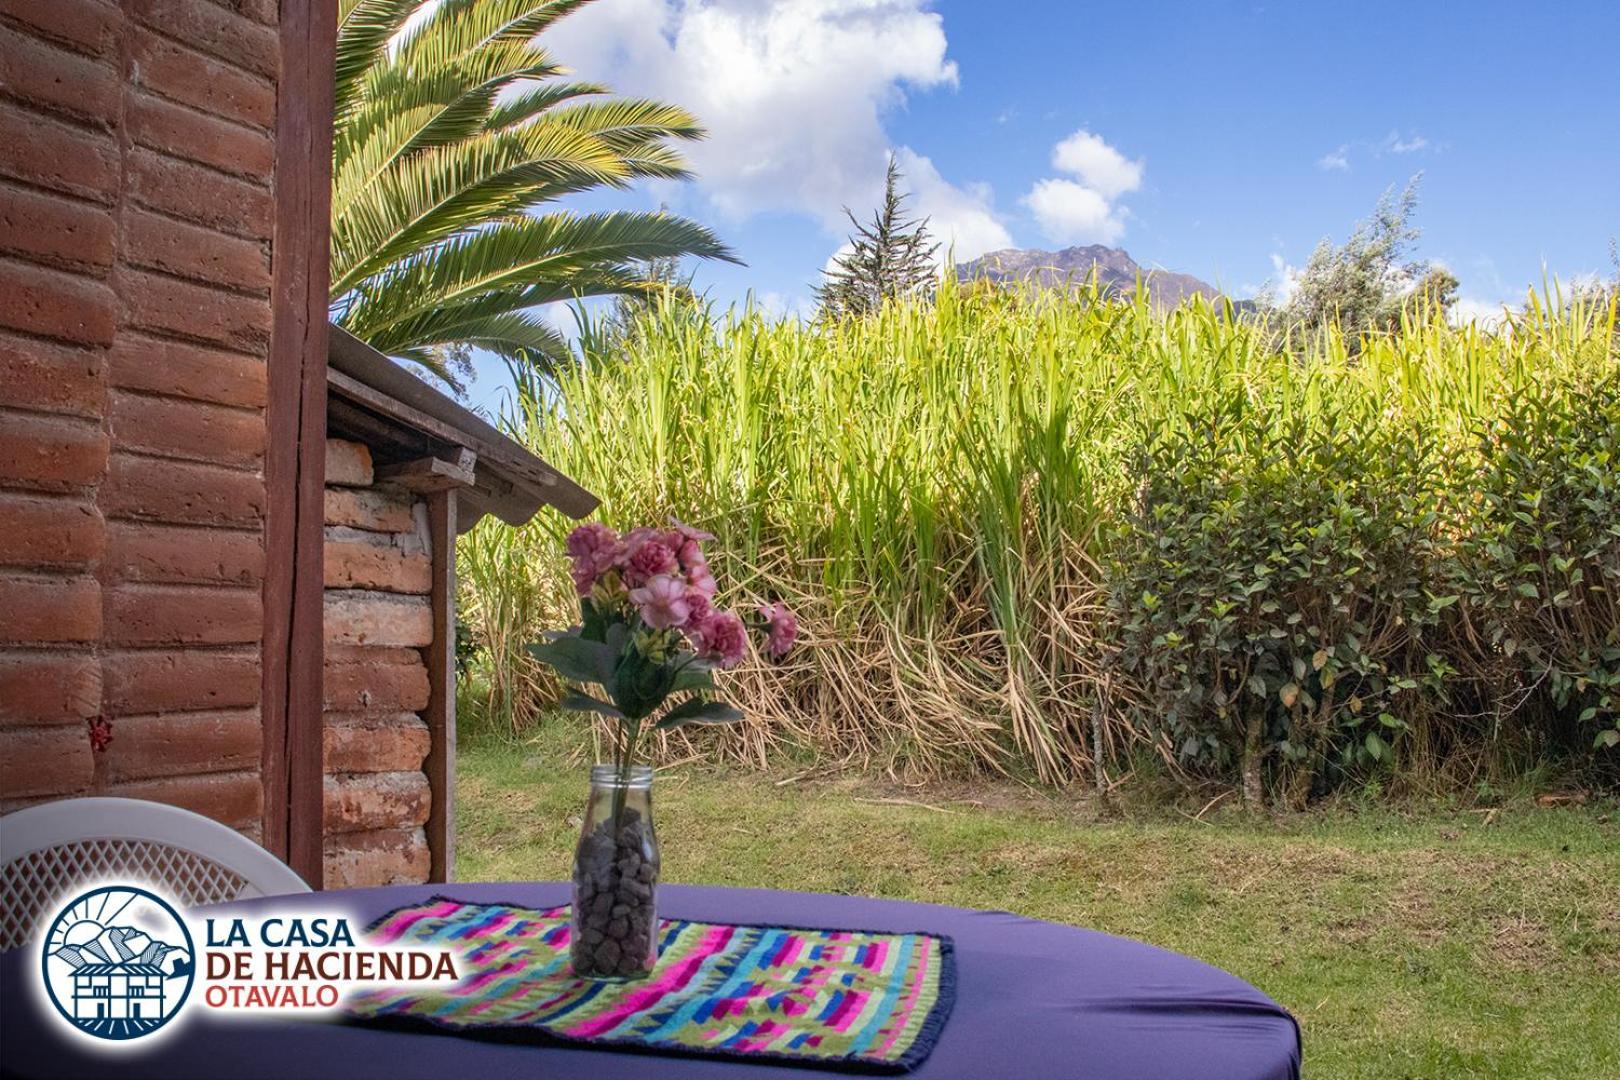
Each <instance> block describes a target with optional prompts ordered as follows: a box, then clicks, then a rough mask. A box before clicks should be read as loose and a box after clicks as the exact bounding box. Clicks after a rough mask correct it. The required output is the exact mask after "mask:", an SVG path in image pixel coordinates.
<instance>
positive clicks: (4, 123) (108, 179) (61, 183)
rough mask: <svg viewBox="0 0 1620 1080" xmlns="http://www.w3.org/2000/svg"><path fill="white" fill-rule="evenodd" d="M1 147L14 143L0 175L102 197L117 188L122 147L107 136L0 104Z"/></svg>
mask: <svg viewBox="0 0 1620 1080" xmlns="http://www.w3.org/2000/svg"><path fill="white" fill-rule="evenodd" d="M0 146H5V147H8V148H10V149H9V150H8V151H7V152H6V153H4V154H0V176H9V177H11V178H12V179H14V180H22V181H24V182H26V183H29V184H34V185H36V186H38V187H43V188H50V189H52V190H54V191H65V192H67V193H68V194H70V195H82V196H84V197H85V198H90V199H98V200H101V201H108V200H110V198H111V197H112V195H113V193H114V192H115V191H117V190H118V146H117V144H115V143H114V142H113V141H112V139H110V138H108V137H107V136H105V135H98V134H95V133H93V132H89V131H86V130H84V129H83V128H77V127H71V126H69V125H66V124H63V123H60V122H58V121H56V120H48V119H46V118H45V117H43V116H39V115H37V114H34V113H28V112H23V111H22V110H20V109H17V108H15V107H12V106H9V105H5V104H0ZM19 148H21V149H19Z"/></svg>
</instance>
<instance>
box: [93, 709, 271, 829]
mask: <svg viewBox="0 0 1620 1080" xmlns="http://www.w3.org/2000/svg"><path fill="white" fill-rule="evenodd" d="M117 738H118V733H117V728H116V727H115V728H114V731H113V739H114V740H115V741H116V740H117ZM106 794H108V795H114V796H118V797H120V798H125V799H146V800H147V801H149V802H161V803H169V804H170V805H172V806H179V807H184V808H185V809H187V810H190V811H192V812H193V813H197V814H202V815H203V816H204V817H211V818H213V819H214V820H215V821H218V822H220V823H221V824H224V825H229V826H231V827H232V828H243V827H246V826H251V825H254V824H257V823H258V822H259V819H260V817H261V815H262V814H263V807H264V785H263V782H262V781H261V780H260V778H259V772H258V770H257V769H253V770H245V771H242V772H234V773H210V774H208V775H206V776H170V777H165V778H163V779H158V780H134V781H126V782H123V783H117V784H111V785H109V786H108V787H107V788H106Z"/></svg>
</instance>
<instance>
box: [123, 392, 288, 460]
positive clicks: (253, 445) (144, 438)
mask: <svg viewBox="0 0 1620 1080" xmlns="http://www.w3.org/2000/svg"><path fill="white" fill-rule="evenodd" d="M108 415H109V417H110V418H111V420H112V432H113V438H114V440H115V441H116V442H117V443H118V446H119V448H120V449H127V450H140V451H143V452H145V453H149V454H161V455H163V456H165V457H176V458H188V459H190V460H192V461H207V462H212V463H215V464H219V465H240V466H243V467H248V466H255V465H257V464H258V463H259V461H260V460H261V459H262V458H263V457H264V414H263V413H262V412H260V411H258V410H256V409H255V410H251V411H250V410H246V409H232V408H228V407H226V406H223V405H204V404H203V403H201V402H197V401H182V400H179V399H176V398H158V397H147V396H145V395H143V394H132V393H127V392H125V391H121V390H120V391H114V392H113V394H112V395H111V397H110V399H109V408H108Z"/></svg>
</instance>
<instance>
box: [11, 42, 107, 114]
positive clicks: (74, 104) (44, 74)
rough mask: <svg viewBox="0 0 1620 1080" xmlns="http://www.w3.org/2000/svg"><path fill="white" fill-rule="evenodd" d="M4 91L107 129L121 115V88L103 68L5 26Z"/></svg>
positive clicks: (17, 97) (39, 105) (99, 64)
mask: <svg viewBox="0 0 1620 1080" xmlns="http://www.w3.org/2000/svg"><path fill="white" fill-rule="evenodd" d="M0 91H3V92H4V93H5V94H6V95H7V96H8V97H11V98H15V99H17V100H19V101H22V102H26V103H27V104H29V105H34V106H37V107H39V108H43V109H48V110H51V111H54V112H62V113H67V114H68V115H70V116H74V117H77V118H79V119H83V120H88V121H91V122H92V123H96V124H98V125H102V126H104V125H105V124H106V123H107V121H108V120H110V119H112V118H113V117H116V116H117V115H118V101H119V97H120V93H121V91H120V85H119V80H118V73H117V72H116V71H115V70H114V69H113V66H112V65H111V64H107V63H98V62H97V61H95V60H91V59H86V58H85V57H83V56H78V55H75V54H73V53H70V52H64V51H63V50H61V49H59V48H57V47H55V46H53V45H51V44H49V43H47V42H44V41H41V40H40V39H39V38H37V37H34V36H32V35H29V34H20V33H18V32H17V31H15V30H12V29H10V28H9V27H6V26H4V25H0Z"/></svg>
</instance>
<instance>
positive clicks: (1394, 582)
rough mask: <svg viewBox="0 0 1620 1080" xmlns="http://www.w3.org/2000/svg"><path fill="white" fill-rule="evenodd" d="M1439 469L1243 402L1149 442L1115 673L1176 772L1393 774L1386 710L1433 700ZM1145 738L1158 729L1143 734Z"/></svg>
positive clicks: (1361, 428) (1131, 537)
mask: <svg viewBox="0 0 1620 1080" xmlns="http://www.w3.org/2000/svg"><path fill="white" fill-rule="evenodd" d="M1431 458H1432V451H1431V450H1430V448H1429V447H1428V446H1427V445H1426V444H1425V442H1424V440H1423V439H1422V437H1421V435H1420V434H1419V433H1417V432H1414V431H1413V430H1411V429H1410V428H1409V427H1407V426H1405V425H1390V424H1385V423H1382V422H1381V421H1380V419H1379V418H1378V417H1377V416H1375V415H1370V414H1367V413H1361V414H1359V415H1354V414H1350V413H1347V412H1345V413H1341V412H1336V411H1331V410H1329V411H1324V412H1322V413H1321V414H1319V415H1318V416H1317V417H1315V418H1314V419H1313V418H1307V417H1305V416H1302V415H1297V414H1296V415H1288V414H1279V412H1278V411H1277V410H1276V409H1274V408H1271V407H1267V406H1265V405H1258V406H1257V405H1254V404H1252V403H1250V402H1248V401H1247V400H1246V398H1245V397H1243V396H1241V395H1233V396H1231V397H1229V398H1228V399H1227V400H1225V401H1222V402H1218V403H1217V404H1216V405H1215V406H1214V408H1213V410H1212V411H1210V412H1206V413H1203V414H1199V415H1197V416H1194V417H1189V418H1188V422H1187V423H1186V424H1185V426H1182V427H1178V428H1175V429H1172V430H1171V431H1170V432H1168V433H1166V434H1161V435H1158V436H1156V437H1153V438H1152V439H1151V441H1150V442H1149V444H1148V445H1147V446H1146V447H1145V448H1144V450H1143V451H1142V452H1141V453H1140V454H1139V456H1138V463H1139V464H1138V468H1139V470H1140V475H1141V476H1142V477H1143V481H1142V489H1141V492H1140V496H1139V498H1138V500H1137V502H1136V505H1135V506H1134V507H1133V509H1132V510H1131V511H1130V512H1129V513H1128V514H1127V516H1126V519H1125V522H1124V526H1123V528H1121V529H1120V530H1119V532H1118V534H1117V536H1116V538H1115V541H1114V544H1113V551H1112V560H1111V563H1112V565H1111V573H1110V580H1109V586H1110V593H1111V605H1110V606H1111V611H1112V613H1113V616H1114V619H1115V623H1116V627H1117V645H1118V648H1119V655H1120V661H1121V663H1122V665H1123V666H1124V668H1125V669H1126V671H1128V672H1129V673H1130V674H1131V675H1133V676H1135V677H1136V678H1137V679H1139V680H1140V681H1141V683H1142V684H1143V686H1144V687H1146V688H1147V689H1148V691H1149V693H1150V695H1151V697H1150V707H1151V708H1152V709H1153V710H1154V711H1155V714H1156V715H1157V716H1158V717H1159V719H1157V721H1156V722H1157V723H1158V724H1160V725H1162V728H1163V730H1164V731H1165V733H1166V735H1167V736H1168V738H1169V740H1170V742H1171V745H1172V746H1173V747H1174V748H1175V750H1176V753H1177V754H1178V756H1179V757H1180V758H1181V759H1183V760H1184V761H1187V762H1190V763H1194V764H1203V765H1213V766H1216V767H1220V768H1225V767H1228V766H1231V765H1234V764H1238V765H1240V766H1241V775H1242V778H1243V785H1244V793H1245V797H1246V798H1247V799H1248V800H1249V801H1251V802H1253V803H1259V802H1260V801H1261V800H1262V797H1263V786H1264V785H1263V770H1264V766H1265V763H1266V762H1267V761H1268V760H1269V761H1270V763H1271V769H1270V772H1271V773H1272V774H1273V775H1276V776H1278V777H1279V778H1281V777H1282V775H1283V774H1284V773H1285V772H1286V773H1288V774H1290V775H1288V778H1287V781H1286V782H1287V789H1288V797H1289V800H1290V801H1291V802H1292V803H1294V804H1296V805H1298V804H1302V803H1303V802H1304V801H1305V798H1306V797H1307V796H1308V794H1309V793H1310V789H1311V786H1312V783H1313V781H1314V780H1315V779H1316V777H1317V776H1318V775H1319V773H1321V771H1322V770H1323V769H1325V768H1327V767H1329V766H1332V767H1334V768H1336V769H1337V770H1339V771H1341V772H1343V771H1351V770H1357V769H1359V768H1360V767H1362V766H1364V765H1367V764H1371V763H1377V762H1380V761H1384V760H1386V759H1387V758H1388V757H1389V756H1390V753H1391V745H1390V744H1391V740H1392V739H1393V737H1394V735H1395V734H1396V733H1397V732H1399V731H1400V729H1401V728H1402V727H1403V726H1404V724H1403V721H1402V720H1401V718H1400V716H1401V708H1400V703H1399V701H1398V700H1397V696H1398V695H1400V694H1401V693H1402V692H1403V691H1406V692H1410V691H1416V690H1418V689H1419V688H1420V687H1427V688H1429V689H1431V690H1432V689H1435V688H1437V687H1438V684H1439V674H1440V672H1441V662H1440V661H1439V660H1438V658H1434V659H1432V660H1430V661H1429V662H1428V663H1427V664H1426V663H1425V658H1426V657H1427V656H1429V655H1430V654H1429V653H1428V652H1427V650H1428V649H1430V648H1433V645H1432V643H1430V642H1427V641H1425V639H1424V636H1423V635H1424V633H1425V631H1426V630H1427V629H1429V628H1431V627H1432V626H1433V625H1434V624H1435V623H1436V621H1437V618H1438V613H1439V611H1440V610H1441V608H1442V607H1443V606H1444V603H1443V602H1439V603H1437V602H1436V601H1435V599H1434V596H1433V590H1432V587H1431V586H1432V581H1431V579H1432V577H1433V574H1434V558H1433V556H1434V548H1435V533H1436V523H1437V521H1438V515H1437V513H1436V507H1435V502H1436V499H1435V493H1434V490H1433V487H1432V479H1433V470H1432V466H1431ZM1151 722H1153V721H1150V723H1151Z"/></svg>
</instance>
